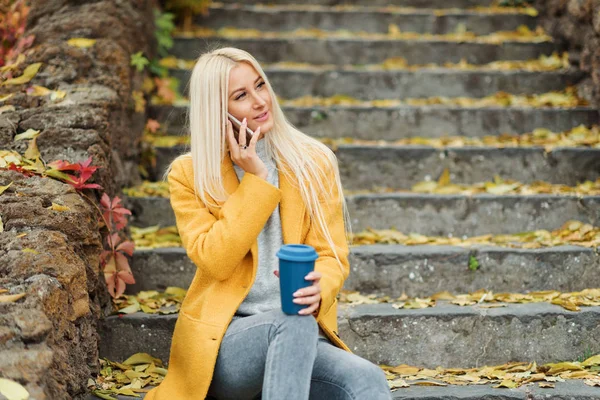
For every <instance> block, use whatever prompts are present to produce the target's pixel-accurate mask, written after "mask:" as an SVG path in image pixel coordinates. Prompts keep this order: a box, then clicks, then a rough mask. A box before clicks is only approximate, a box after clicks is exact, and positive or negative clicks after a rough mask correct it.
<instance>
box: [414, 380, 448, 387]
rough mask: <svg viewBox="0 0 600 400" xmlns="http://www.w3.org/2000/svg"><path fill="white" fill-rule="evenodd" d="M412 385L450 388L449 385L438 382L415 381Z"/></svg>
mask: <svg viewBox="0 0 600 400" xmlns="http://www.w3.org/2000/svg"><path fill="white" fill-rule="evenodd" d="M410 384H411V385H418V386H448V384H447V383H443V382H436V381H414V382H411V383H410Z"/></svg>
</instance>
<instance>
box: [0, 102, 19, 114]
mask: <svg viewBox="0 0 600 400" xmlns="http://www.w3.org/2000/svg"><path fill="white" fill-rule="evenodd" d="M15 110H16V108H15V106H13V105H11V104H8V105H6V106H2V107H0V114H2V113H4V112H9V111H15Z"/></svg>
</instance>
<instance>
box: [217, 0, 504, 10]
mask: <svg viewBox="0 0 600 400" xmlns="http://www.w3.org/2000/svg"><path fill="white" fill-rule="evenodd" d="M496 2H497V0H303V1H302V2H300V1H298V0H277V4H299V3H300V4H315V5H324V6H337V5H344V4H351V5H360V6H378V7H385V6H397V7H416V8H421V9H422V8H441V9H443V8H471V7H489V6H491V5H493V4H495V3H496ZM220 3H224V4H231V3H234V4H239V3H240V2H239V0H221V1H220ZM264 3H267V1H266V0H245V1H244V4H264Z"/></svg>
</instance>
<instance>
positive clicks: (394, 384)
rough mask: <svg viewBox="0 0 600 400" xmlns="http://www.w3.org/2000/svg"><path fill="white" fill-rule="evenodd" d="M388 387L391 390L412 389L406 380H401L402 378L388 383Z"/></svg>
mask: <svg viewBox="0 0 600 400" xmlns="http://www.w3.org/2000/svg"><path fill="white" fill-rule="evenodd" d="M388 386H389V387H390V389H397V388H407V387H410V385H409V384H408V383H406V381H405V380H404V379H400V378H398V379H394V380H391V381H388Z"/></svg>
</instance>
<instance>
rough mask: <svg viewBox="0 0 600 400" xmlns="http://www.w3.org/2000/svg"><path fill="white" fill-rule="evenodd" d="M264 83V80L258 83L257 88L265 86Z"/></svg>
mask: <svg viewBox="0 0 600 400" xmlns="http://www.w3.org/2000/svg"><path fill="white" fill-rule="evenodd" d="M264 84H265V83H264V82H261V83H259V84H258V86H257V88H261V87H263V86H264Z"/></svg>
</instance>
